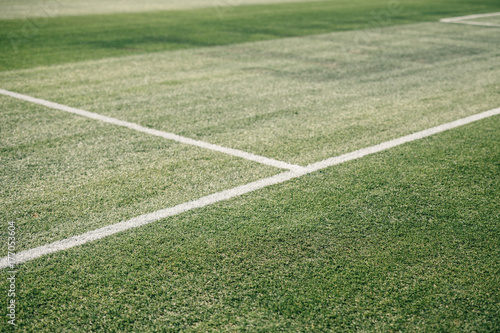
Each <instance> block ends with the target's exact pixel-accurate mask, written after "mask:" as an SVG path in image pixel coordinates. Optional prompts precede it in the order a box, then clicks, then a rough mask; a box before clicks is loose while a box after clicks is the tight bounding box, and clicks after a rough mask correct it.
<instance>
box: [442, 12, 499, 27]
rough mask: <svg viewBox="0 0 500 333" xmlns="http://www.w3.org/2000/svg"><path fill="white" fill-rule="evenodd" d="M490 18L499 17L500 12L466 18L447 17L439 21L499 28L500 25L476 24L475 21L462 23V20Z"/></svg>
mask: <svg viewBox="0 0 500 333" xmlns="http://www.w3.org/2000/svg"><path fill="white" fill-rule="evenodd" d="M492 16H500V12H498V13H487V14H477V15H467V16H458V17H449V18H444V19H441V20H439V22H442V23H456V24H469V25H478V26H483V27H500V24H497V23H489V22H477V21H464V20H473V19H477V18H484V17H492Z"/></svg>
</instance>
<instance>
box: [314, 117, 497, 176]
mask: <svg viewBox="0 0 500 333" xmlns="http://www.w3.org/2000/svg"><path fill="white" fill-rule="evenodd" d="M498 114H500V108H497V109H493V110H490V111H486V112H483V113H479V114H476V115H473V116H470V117H467V118H462V119H459V120H456V121H452V122H451V123H446V124H443V125H439V126H436V127H432V128H429V129H426V130H423V131H421V132H417V133H413V134H410V135H406V136H403V137H400V138H397V139H394V140H390V141H386V142H383V143H381V144H378V145H375V146H372V147H368V148H363V149H360V150H356V151H354V152H352V153H347V154H344V155H341V156H337V157H332V158H329V159H326V160H324V161H321V162H317V163H313V164H310V165H308V166H307V167H306V168H307V170H311V172H312V171H316V170H320V169H324V168H326V167H330V166H333V165H337V164H340V163H344V162H347V161H351V160H355V159H358V158H361V157H363V156H366V155H371V154H374V153H378V152H380V151H383V150H387V149H390V148H393V147H396V146H399V145H402V144H404V143H407V142H412V141H415V140H420V139H423V138H425V137H428V136H431V135H434V134H437V133H441V132H444V131H447V130H450V129H453V128H456V127H460V126H463V125H466V124H470V123H472V122H475V121H478V120H481V119H485V118H489V117H492V116H495V115H498Z"/></svg>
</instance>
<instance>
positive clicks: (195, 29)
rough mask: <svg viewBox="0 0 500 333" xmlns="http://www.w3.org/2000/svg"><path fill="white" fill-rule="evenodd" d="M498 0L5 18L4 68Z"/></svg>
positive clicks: (406, 18) (426, 15)
mask: <svg viewBox="0 0 500 333" xmlns="http://www.w3.org/2000/svg"><path fill="white" fill-rule="evenodd" d="M498 9H499V4H498V1H497V0H476V1H474V2H472V1H466V0H461V1H456V0H453V1H451V0H441V1H435V0H401V1H387V0H370V1H368V0H336V1H318V2H306V3H288V4H273V5H255V6H232V7H229V9H228V10H224V11H222V12H220V11H217V10H215V9H214V8H202V9H193V10H179V11H163V12H162V11H153V12H144V13H125V14H124V13H119V14H107V15H84V16H67V17H43V18H37V19H29V18H28V19H15V20H0V32H1V34H0V50H1V52H2V56H1V58H0V70H4V71H5V70H12V69H18V68H29V67H35V66H43V65H53V64H60V63H65V62H76V61H82V60H88V59H101V58H106V57H110V56H125V55H131V54H141V53H148V52H155V51H164V50H177V49H186V48H198V47H202V46H216V45H228V44H236V43H243V42H252V41H259V40H269V39H278V38H283V37H292V36H306V35H313V34H320V33H326V32H333V31H345V30H355V29H367V28H368V29H374V28H375V29H376V28H380V27H384V26H390V25H400V24H407V23H415V22H422V21H437V20H439V19H440V18H443V17H447V16H457V15H462V14H470V13H483V12H493V11H498Z"/></svg>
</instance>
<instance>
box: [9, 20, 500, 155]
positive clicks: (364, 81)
mask: <svg viewBox="0 0 500 333" xmlns="http://www.w3.org/2000/svg"><path fill="white" fill-rule="evenodd" d="M368 37H369V38H368V39H367V40H365V39H364V38H365V37H364V35H363V33H362V32H361V33H360V32H359V31H348V32H337V33H331V34H324V35H315V36H311V37H300V38H289V39H281V40H273V41H266V42H259V43H249V44H244V45H231V46H225V47H214V48H202V49H196V50H181V51H175V52H161V53H154V54H148V55H139V56H134V57H126V58H119V59H105V60H101V61H88V62H83V63H78V64H65V65H60V66H52V67H50V68H35V69H29V70H23V71H14V72H11V73H4V75H2V77H1V78H0V87H3V88H5V89H11V90H13V91H17V92H21V93H25V94H28V95H31V96H37V97H40V98H45V99H48V100H51V101H56V102H59V103H62V104H65V105H70V106H73V107H80V108H83V109H85V110H89V111H93V112H97V113H100V114H104V115H109V116H112V117H116V118H119V119H124V120H127V121H131V122H136V123H139V124H141V125H143V126H149V127H152V128H155V129H160V130H164V131H168V132H174V133H177V134H180V135H185V136H188V137H192V138H196V139H199V140H203V141H208V142H212V143H217V144H220V145H223V146H228V147H233V148H238V149H242V150H244V151H249V152H253V153H255V154H259V155H264V156H267V157H271V158H276V159H279V160H284V161H287V162H290V163H298V164H302V165H307V164H309V163H313V162H316V161H319V160H323V159H326V158H329V157H331V156H335V155H339V154H342V153H347V152H350V151H353V150H356V149H360V148H363V147H367V146H371V145H374V144H377V143H379V142H382V141H385V140H389V139H392V138H395V137H399V136H402V135H407V134H410V133H413V132H416V131H419V130H423V129H426V128H429V127H432V126H436V125H439V124H442V123H445V122H449V121H453V120H456V119H459V118H461V117H465V116H468V115H471V114H475V113H479V112H482V111H486V110H490V109H493V108H495V107H498V105H499V100H500V94H499V93H500V68H499V67H498V66H497V63H498V58H499V57H500V52H499V50H500V49H499V45H500V39H499V35H498V34H492V30H491V28H483V27H470V26H466V25H452V24H443V23H419V24H411V25H404V26H398V27H388V28H384V29H380V30H379V31H378V32H377V33H373V34H370V35H368ZM353 41H357V42H353Z"/></svg>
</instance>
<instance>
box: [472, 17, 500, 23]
mask: <svg viewBox="0 0 500 333" xmlns="http://www.w3.org/2000/svg"><path fill="white" fill-rule="evenodd" d="M467 21H474V22H484V23H493V24H500V15H497V16H489V17H480V18H476V19H471V20H464V22H467Z"/></svg>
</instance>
